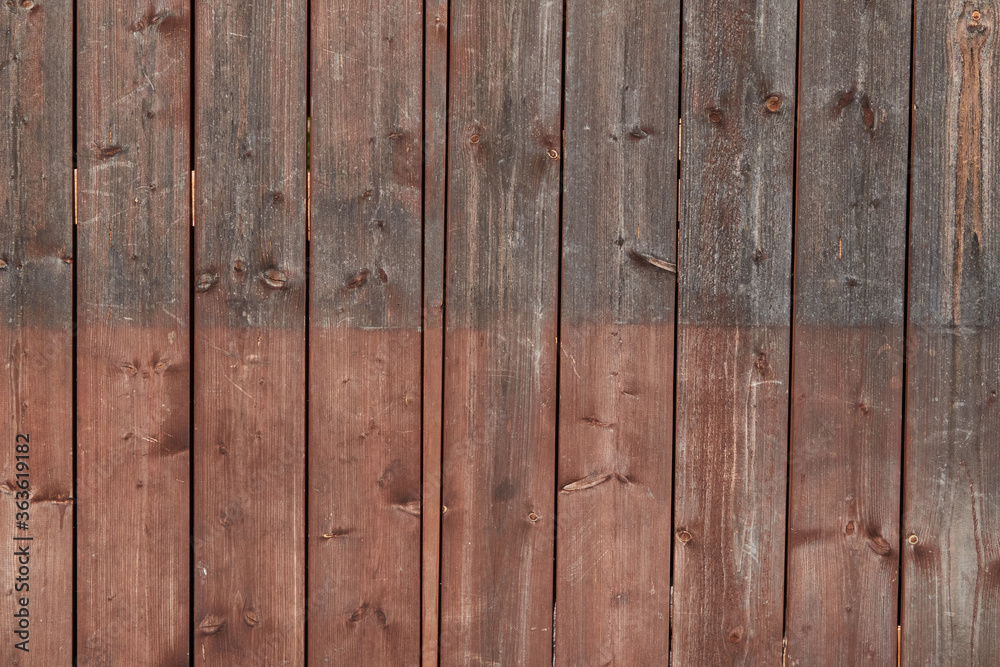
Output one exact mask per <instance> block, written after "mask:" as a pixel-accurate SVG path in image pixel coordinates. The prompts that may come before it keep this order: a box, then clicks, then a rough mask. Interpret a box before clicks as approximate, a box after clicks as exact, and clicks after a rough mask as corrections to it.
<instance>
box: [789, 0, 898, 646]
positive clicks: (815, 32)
mask: <svg viewBox="0 0 1000 667" xmlns="http://www.w3.org/2000/svg"><path fill="white" fill-rule="evenodd" d="M910 16H911V3H910V2H908V1H907V0H889V1H887V2H872V3H854V4H846V3H828V2H821V1H820V0H809V1H807V2H805V3H803V4H802V6H801V15H800V26H801V28H800V36H799V48H800V58H799V80H800V81H801V82H802V87H801V91H800V95H799V125H798V153H797V162H798V164H797V190H796V199H797V212H796V226H795V246H796V247H795V320H794V325H793V352H792V388H791V391H792V420H791V428H792V432H791V450H790V458H791V460H790V480H789V483H790V490H789V493H790V496H789V508H788V511H789V529H790V531H789V534H788V545H789V546H788V591H787V606H786V612H785V615H786V618H787V628H786V633H787V638H788V649H787V650H788V653H787V660H788V664H791V665H794V664H802V665H806V664H838V665H855V664H891V663H893V662H894V661H895V660H896V652H897V651H896V645H897V614H896V611H897V599H898V574H899V569H898V568H899V499H900V484H899V480H900V470H901V460H900V447H901V436H902V434H901V425H902V404H901V403H902V381H903V344H904V342H903V319H904V315H903V312H904V311H903V302H904V292H905V275H906V267H905V255H906V252H905V251H906V246H905V242H906V181H907V159H908V145H909V129H910V128H909V101H910V98H909V92H910V91H909V85H910V70H909V64H910V30H911V21H910Z"/></svg>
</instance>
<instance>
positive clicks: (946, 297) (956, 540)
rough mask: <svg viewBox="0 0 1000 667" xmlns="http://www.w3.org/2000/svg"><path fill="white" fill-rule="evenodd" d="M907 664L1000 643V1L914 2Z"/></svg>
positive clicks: (991, 654) (951, 661)
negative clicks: (999, 144)
mask: <svg viewBox="0 0 1000 667" xmlns="http://www.w3.org/2000/svg"><path fill="white" fill-rule="evenodd" d="M914 7H915V11H916V17H915V22H914V29H915V32H914V41H915V43H914V50H913V54H914V60H913V68H914V69H913V148H912V156H913V158H912V169H911V172H910V173H911V186H910V192H911V211H912V215H911V217H910V257H909V266H910V273H909V286H910V288H909V296H908V307H909V310H908V327H909V328H908V334H907V338H908V356H907V359H908V361H907V381H906V392H907V394H906V430H905V433H906V440H905V447H904V482H903V490H904V496H903V511H904V513H903V540H904V541H903V596H902V626H903V637H902V656H903V664H904V665H908V666H909V665H927V666H931V665H934V666H937V665H953V666H956V667H957V666H958V665H991V664H994V663H995V662H996V660H997V656H998V655H1000V605H998V600H1000V449H998V448H997V446H996V434H997V433H998V432H1000V412H998V409H997V392H998V391H1000V386H998V381H1000V308H998V306H997V298H996V295H997V292H998V288H1000V251H998V249H997V246H996V243H997V241H998V239H997V230H996V228H995V227H994V225H993V224H991V222H993V221H996V220H998V219H1000V201H997V199H996V196H995V193H997V192H998V191H1000V188H998V183H997V178H998V176H997V174H998V173H1000V152H998V150H997V148H996V140H995V139H994V138H991V137H992V135H993V133H995V129H994V128H996V127H997V126H998V124H1000V90H998V88H997V85H996V83H997V78H996V71H997V69H996V68H997V49H998V47H997V37H996V30H997V25H998V18H1000V17H998V15H997V11H998V8H997V7H996V6H995V5H994V6H990V5H989V4H983V5H980V4H975V3H971V2H957V1H955V2H944V3H916V4H915V5H914Z"/></svg>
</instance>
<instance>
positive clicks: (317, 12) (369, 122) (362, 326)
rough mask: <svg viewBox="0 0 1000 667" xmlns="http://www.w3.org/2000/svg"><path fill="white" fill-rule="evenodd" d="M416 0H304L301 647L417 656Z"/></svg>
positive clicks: (362, 659) (323, 655)
mask: <svg viewBox="0 0 1000 667" xmlns="http://www.w3.org/2000/svg"><path fill="white" fill-rule="evenodd" d="M422 5H423V3H422V0H406V1H405V2H397V3H394V4H392V5H389V4H383V3H379V2H355V3H350V4H344V3H341V2H332V1H328V0H313V2H312V4H311V7H312V41H311V43H312V46H313V49H312V60H311V63H312V77H311V86H312V107H311V128H312V129H311V135H310V136H311V143H310V146H311V149H310V169H311V173H310V176H311V190H310V192H311V200H310V202H311V203H310V205H311V220H312V241H311V244H310V251H311V252H310V267H311V272H310V287H311V290H310V304H311V305H310V311H309V312H310V338H309V341H310V343H309V344H310V369H311V371H310V403H309V405H310V410H309V438H310V443H311V445H310V448H309V463H310V465H309V470H310V473H309V520H310V526H309V558H310V561H309V562H310V576H309V621H310V623H309V659H310V661H311V662H313V661H314V662H316V664H325V663H336V664H366V665H416V664H419V662H420V619H421V603H420V548H421V543H420V515H421V512H420V510H421V495H420V469H421V433H420V419H421V404H420V393H421V375H420V369H421V335H420V324H421V272H420V263H421V250H420V249H421V242H422V237H421V225H420V223H421V181H422V163H421V157H422V151H421V144H422V133H421V127H422V109H421V104H422V98H421V83H422V77H423V69H422V57H423V29H424V25H423V12H422Z"/></svg>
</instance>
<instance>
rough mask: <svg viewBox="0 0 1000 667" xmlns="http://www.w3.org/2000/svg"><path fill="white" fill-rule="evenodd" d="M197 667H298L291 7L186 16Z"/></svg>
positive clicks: (299, 458)
mask: <svg viewBox="0 0 1000 667" xmlns="http://www.w3.org/2000/svg"><path fill="white" fill-rule="evenodd" d="M195 48H196V58H195V111H196V113H195V139H196V140H195V156H196V162H195V170H196V175H197V179H196V183H195V223H196V225H195V234H194V237H195V271H194V275H195V278H194V286H195V298H194V304H195V309H194V312H195V327H196V328H195V345H194V354H195V372H194V393H195V397H194V424H195V440H194V448H195V451H194V462H195V474H194V490H195V508H194V535H195V553H194V559H195V562H194V567H195V571H194V595H195V600H194V603H195V604H194V619H193V620H194V624H195V633H196V635H195V646H194V651H195V658H196V659H197V660H199V661H200V662H199V664H202V663H204V664H242V665H271V664H296V665H298V664H302V663H303V661H304V645H305V620H304V617H305V582H304V561H305V520H304V517H305V481H304V478H305V364H306V361H305V360H306V347H305V326H306V322H305V308H306V274H305V241H306V239H305V232H306V220H305V183H306V174H305V166H306V165H305V158H306V155H305V148H306V145H305V144H306V87H305V86H306V56H307V53H306V2H304V1H303V0H287V1H286V0H282V1H280V2H264V1H263V0H253V1H249V2H248V1H241V2H237V1H236V0H226V1H223V2H199V3H197V5H196V9H195Z"/></svg>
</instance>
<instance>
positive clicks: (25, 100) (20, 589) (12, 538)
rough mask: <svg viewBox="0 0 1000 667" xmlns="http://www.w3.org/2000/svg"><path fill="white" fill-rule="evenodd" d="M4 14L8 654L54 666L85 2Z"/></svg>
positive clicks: (0, 438)
mask: <svg viewBox="0 0 1000 667" xmlns="http://www.w3.org/2000/svg"><path fill="white" fill-rule="evenodd" d="M0 11H2V14H0V110H2V115H0V174H2V176H0V443H2V454H0V482H2V484H0V490H2V491H3V495H2V497H0V498H2V500H0V541H2V543H3V545H4V546H3V556H2V557H0V577H2V581H3V582H4V583H3V590H4V595H3V596H2V601H0V616H2V617H3V619H4V620H3V625H2V627H3V631H4V632H3V636H4V638H3V641H2V643H0V658H2V660H3V662H4V664H8V665H39V666H43V667H49V666H50V665H69V664H70V663H71V661H72V651H73V588H72V578H73V519H74V509H73V500H72V496H73V441H72V435H73V424H72V420H73V393H72V392H73V341H72V335H73V334H72V317H73V305H72V303H73V292H72V289H73V288H72V280H73V270H72V268H73V267H72V262H73V208H72V206H73V114H72V99H73V97H72V85H73V83H72V79H73V60H72V58H73V56H72V52H73V41H72V36H73V4H72V3H71V2H68V1H66V0H52V1H51V2H46V3H44V5H42V4H40V3H30V2H18V3H16V4H15V3H13V2H11V3H8V4H7V5H6V6H4V7H2V8H0ZM19 457H21V458H19ZM18 521H22V522H24V523H23V524H22V525H21V526H20V527H19V526H18V523H17V522H18ZM25 538H31V539H25ZM25 549H26V550H27V553H28V555H27V557H25V556H23V555H21V554H19V553H18V551H22V552H23V551H24V550H25ZM25 560H27V562H24V561H25ZM21 568H27V572H25V571H24V570H22V569H21ZM25 613H26V614H27V617H25V616H23V614H25ZM25 624H27V627H26V628H24V627H23V626H24V625H25ZM16 633H25V634H16Z"/></svg>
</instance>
